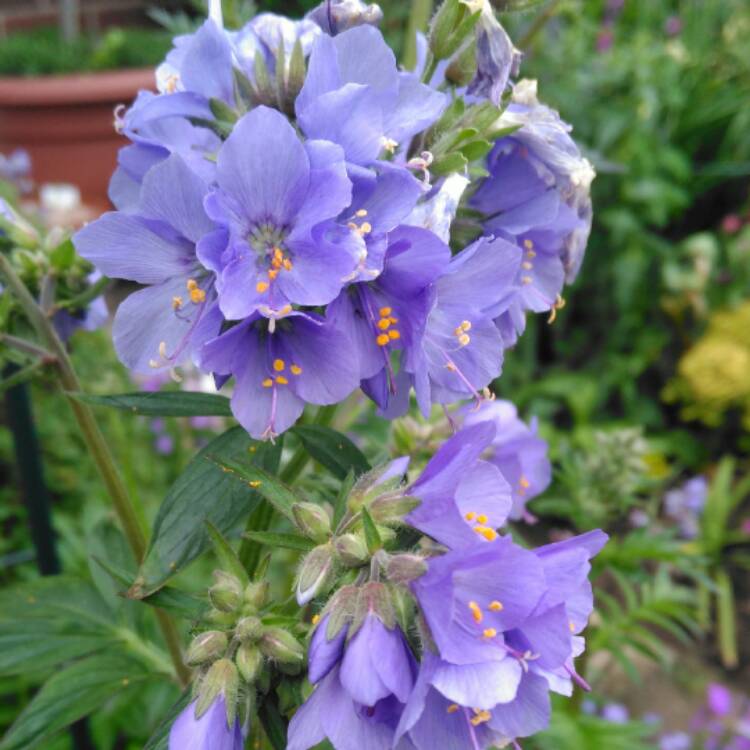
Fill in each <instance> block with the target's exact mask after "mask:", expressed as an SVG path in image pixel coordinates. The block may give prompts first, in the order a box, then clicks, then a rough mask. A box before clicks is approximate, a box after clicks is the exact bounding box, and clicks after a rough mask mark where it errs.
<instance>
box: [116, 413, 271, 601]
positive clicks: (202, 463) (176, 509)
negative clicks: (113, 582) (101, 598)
mask: <svg viewBox="0 0 750 750" xmlns="http://www.w3.org/2000/svg"><path fill="white" fill-rule="evenodd" d="M280 455H281V444H280V443H278V442H277V444H276V445H273V444H271V443H257V442H255V441H253V440H251V439H250V438H249V436H248V435H247V433H246V432H245V431H244V430H243V429H242V428H241V427H234V428H232V429H231V430H228V431H227V432H225V433H224V434H223V435H220V436H219V437H217V438H215V439H214V440H212V441H211V442H210V443H209V444H208V445H207V446H206V447H205V448H203V450H202V451H201V452H200V453H198V455H197V456H196V457H195V458H194V459H193V460H192V461H191V462H190V463H189V464H188V466H187V468H186V469H185V471H184V472H183V473H182V475H181V476H180V477H179V478H178V479H177V481H176V482H175V483H174V484H173V485H172V487H171V488H170V490H169V492H168V493H167V496H166V498H165V499H164V502H162V504H161V507H160V508H159V512H158V514H157V516H156V520H155V522H154V532H153V536H152V538H151V544H150V546H149V549H148V552H147V553H146V558H145V560H144V561H143V564H142V565H141V568H140V571H139V573H138V578H137V579H136V581H135V583H134V584H133V586H132V587H131V588H130V591H129V592H128V595H129V596H131V597H133V598H136V599H142V598H144V597H146V596H148V595H149V594H153V593H154V592H155V591H157V590H158V589H160V588H161V587H162V586H163V585H164V584H165V583H166V581H167V580H169V578H171V577H172V576H173V575H175V574H176V573H178V572H179V571H180V570H182V569H183V568H184V567H185V566H186V565H188V564H189V563H191V562H192V561H193V560H195V558H196V557H198V556H199V555H200V554H202V553H203V552H204V551H205V550H206V548H207V547H208V546H209V544H210V542H209V537H208V533H207V531H206V526H205V522H206V521H210V522H211V523H212V524H213V525H214V526H215V527H216V528H217V529H218V530H219V531H220V532H221V533H222V534H227V533H229V532H231V531H233V530H235V529H236V527H237V525H238V524H239V522H240V521H241V520H242V519H243V518H245V517H246V516H247V514H248V513H249V512H250V511H251V510H252V509H253V508H254V507H255V506H256V504H257V503H258V502H259V500H260V497H261V496H260V495H259V494H258V493H257V492H256V491H255V490H254V489H253V488H252V487H249V486H248V485H247V483H246V482H245V483H242V482H237V481H236V479H235V477H234V476H232V475H230V474H228V473H227V472H225V471H223V470H222V469H221V468H220V467H219V466H217V465H216V458H219V459H222V460H228V461H239V460H241V459H244V460H247V458H250V461H251V462H252V463H253V464H254V465H256V466H263V467H265V468H266V469H267V470H268V471H276V470H277V469H278V465H279V458H280ZM209 457H211V458H209Z"/></svg>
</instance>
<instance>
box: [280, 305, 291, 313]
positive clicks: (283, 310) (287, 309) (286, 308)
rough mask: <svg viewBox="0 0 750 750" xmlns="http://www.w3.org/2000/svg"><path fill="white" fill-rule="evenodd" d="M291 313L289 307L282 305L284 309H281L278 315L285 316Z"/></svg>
mask: <svg viewBox="0 0 750 750" xmlns="http://www.w3.org/2000/svg"><path fill="white" fill-rule="evenodd" d="M291 311H292V306H291V305H284V307H282V308H281V310H279V315H287V314H288V313H290V312H291Z"/></svg>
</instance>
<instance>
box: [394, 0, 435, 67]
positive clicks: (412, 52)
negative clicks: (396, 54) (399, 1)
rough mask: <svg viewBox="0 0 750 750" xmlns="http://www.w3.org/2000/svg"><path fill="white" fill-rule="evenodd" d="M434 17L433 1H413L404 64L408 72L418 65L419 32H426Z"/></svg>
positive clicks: (403, 58) (403, 57)
mask: <svg viewBox="0 0 750 750" xmlns="http://www.w3.org/2000/svg"><path fill="white" fill-rule="evenodd" d="M431 15H432V0H412V4H411V13H410V14H409V24H408V26H407V28H406V39H405V40H404V51H403V54H402V56H401V58H402V60H401V61H402V63H403V65H404V67H405V68H406V69H407V70H414V68H415V67H416V64H417V32H418V31H426V29H427V24H428V23H429V22H430V16H431Z"/></svg>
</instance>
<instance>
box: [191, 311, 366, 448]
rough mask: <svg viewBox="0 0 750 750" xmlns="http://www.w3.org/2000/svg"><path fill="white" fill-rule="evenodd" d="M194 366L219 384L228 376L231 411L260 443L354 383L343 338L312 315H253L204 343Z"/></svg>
mask: <svg viewBox="0 0 750 750" xmlns="http://www.w3.org/2000/svg"><path fill="white" fill-rule="evenodd" d="M200 364H201V366H202V367H203V368H204V369H205V370H208V371H210V372H213V373H215V374H216V375H218V376H221V382H225V381H226V380H227V379H228V377H230V376H234V378H235V384H234V391H233V393H232V401H231V404H232V412H233V413H234V416H235V417H236V418H237V420H238V421H239V422H240V424H241V425H242V426H243V427H244V428H245V429H246V430H247V431H248V432H249V433H250V434H251V435H252V436H253V437H255V438H263V439H266V438H273V437H274V436H275V435H278V434H280V433H282V432H284V431H285V430H287V429H288V428H289V427H291V426H292V425H293V424H294V423H295V422H296V420H297V419H298V418H299V416H300V414H302V411H303V410H304V408H305V404H306V403H310V404H321V405H322V404H335V403H338V402H339V401H343V399H345V398H346V397H347V396H348V395H349V394H350V393H351V392H352V391H353V390H354V389H355V388H356V387H357V383H358V381H359V377H358V372H357V363H356V357H355V356H353V355H352V352H351V349H350V346H349V342H348V340H347V338H346V336H344V335H343V334H341V333H340V332H339V331H337V330H336V329H335V328H334V327H333V326H332V325H331V324H330V322H328V321H326V320H325V319H323V318H321V317H320V316H317V315H313V314H309V315H305V314H301V313H295V314H291V315H289V316H287V317H284V318H282V319H280V320H278V321H276V320H271V321H270V323H269V321H267V320H265V319H263V318H262V317H261V316H259V315H253V316H252V317H250V318H247V319H246V320H244V321H243V322H241V323H239V324H237V325H235V326H234V327H233V328H230V329H229V330H227V331H226V332H225V333H222V334H221V335H220V336H218V337H217V338H215V339H213V340H212V341H209V342H208V343H206V345H205V346H204V347H203V349H202V351H201V354H200Z"/></svg>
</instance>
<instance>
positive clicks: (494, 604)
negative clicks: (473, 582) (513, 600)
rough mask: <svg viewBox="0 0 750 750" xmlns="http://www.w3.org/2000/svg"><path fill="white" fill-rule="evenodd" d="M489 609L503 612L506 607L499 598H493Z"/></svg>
mask: <svg viewBox="0 0 750 750" xmlns="http://www.w3.org/2000/svg"><path fill="white" fill-rule="evenodd" d="M489 609H490V612H502V611H503V610H504V609H505V607H503V603H502V602H499V601H498V600H497V599H493V600H492V601H491V602H490V606H489Z"/></svg>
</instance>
